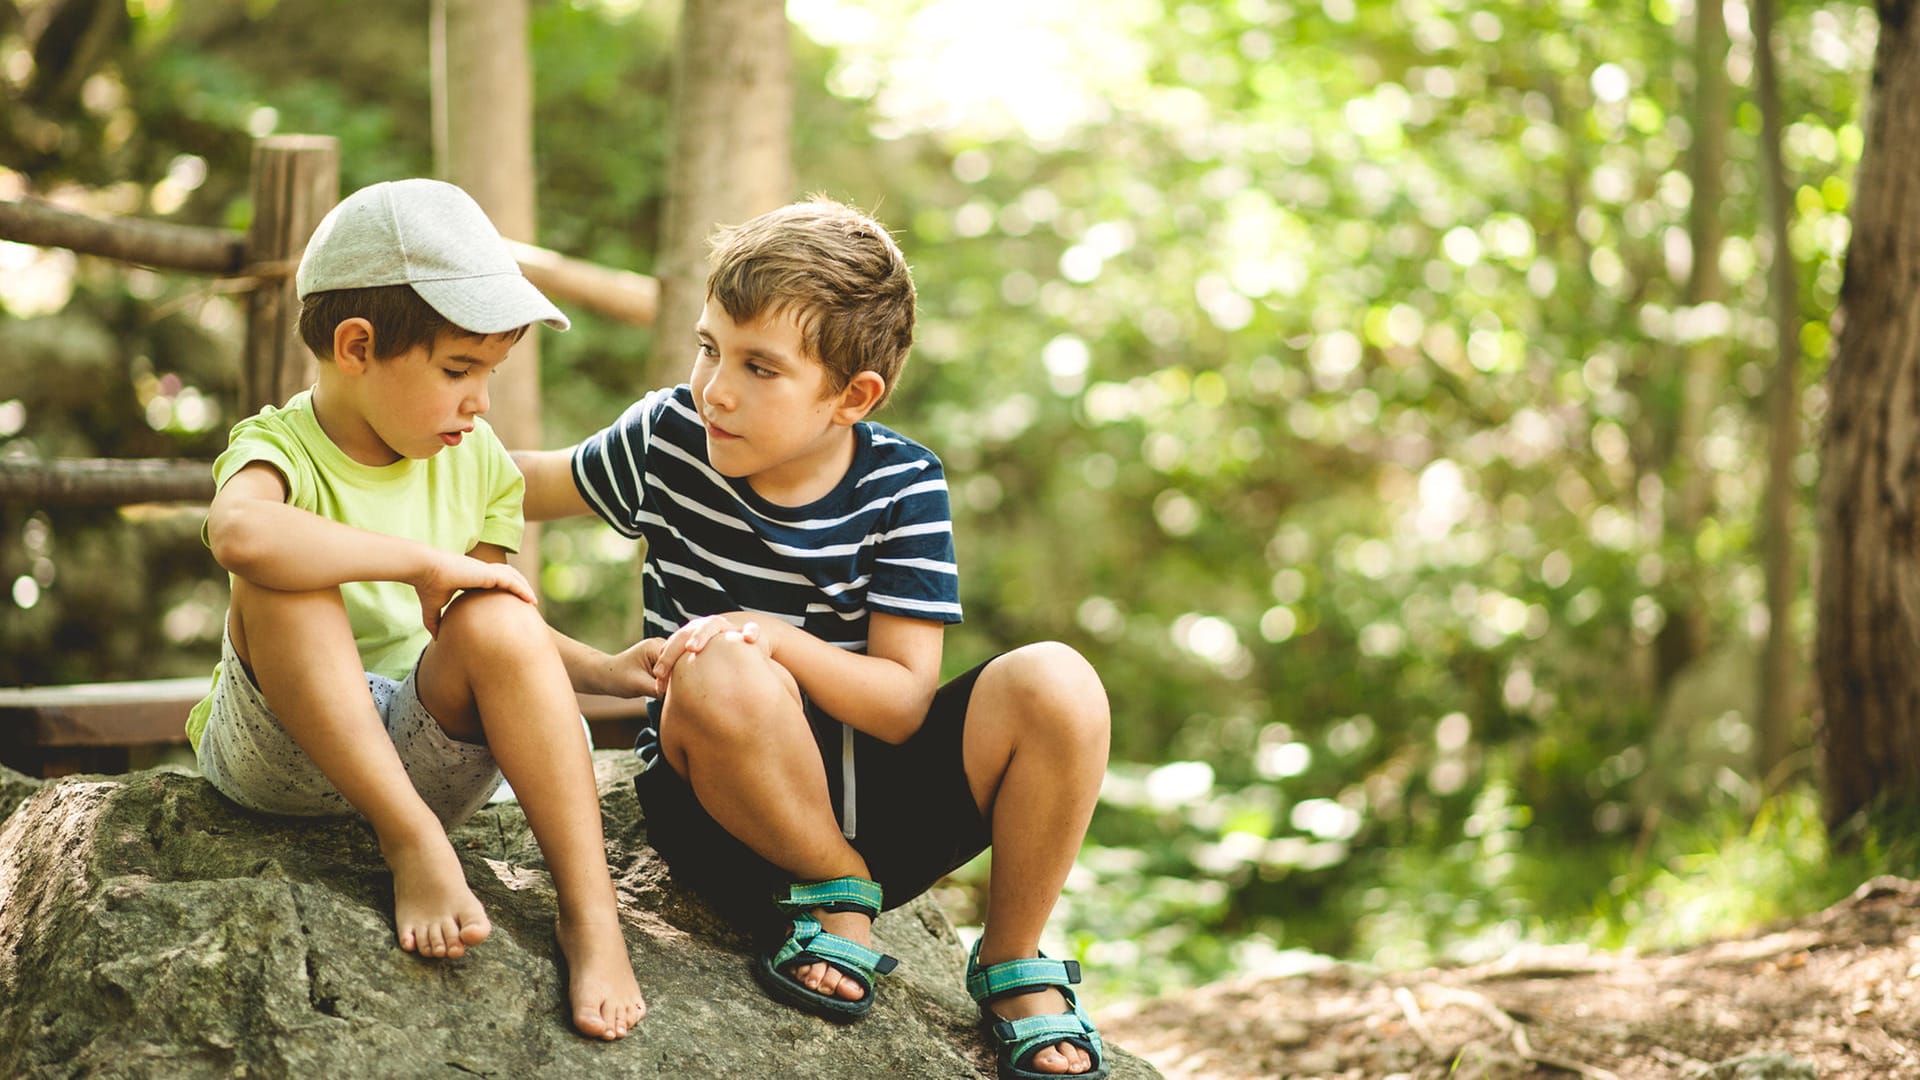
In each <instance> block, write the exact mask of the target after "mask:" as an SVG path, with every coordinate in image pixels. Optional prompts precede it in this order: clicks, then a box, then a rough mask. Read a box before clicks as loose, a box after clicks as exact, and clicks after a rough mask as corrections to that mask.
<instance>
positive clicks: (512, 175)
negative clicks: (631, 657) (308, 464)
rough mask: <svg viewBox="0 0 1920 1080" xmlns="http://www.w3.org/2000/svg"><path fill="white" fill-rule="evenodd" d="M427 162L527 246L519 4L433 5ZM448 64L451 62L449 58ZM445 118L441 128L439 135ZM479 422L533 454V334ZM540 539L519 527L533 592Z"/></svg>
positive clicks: (521, 558) (526, 74) (443, 1)
mask: <svg viewBox="0 0 1920 1080" xmlns="http://www.w3.org/2000/svg"><path fill="white" fill-rule="evenodd" d="M432 17H433V19H434V20H435V23H436V25H434V26H433V27H432V28H431V32H432V34H433V39H434V41H435V43H436V45H435V48H434V52H435V54H436V59H440V60H441V62H439V63H436V64H435V68H436V72H435V74H436V79H435V101H434V104H433V110H434V115H435V120H436V122H435V125H434V126H435V129H436V131H435V135H436V140H435V141H436V142H439V141H440V140H441V139H444V140H445V145H444V146H436V147H435V149H436V151H440V152H442V153H443V154H444V157H442V158H441V159H440V160H438V161H436V162H435V163H434V164H435V166H436V167H437V168H438V169H439V170H440V172H441V174H442V175H443V176H444V177H445V178H446V179H447V180H448V181H449V182H451V183H455V184H458V185H460V186H461V187H463V188H465V189H466V191H467V194H469V195H472V196H473V200H474V201H475V202H477V203H479V204H480V208H481V209H483V210H485V211H486V212H487V216H488V217H490V218H492V219H493V224H494V227H495V228H497V229H499V230H500V235H502V236H505V237H506V238H508V239H509V240H520V241H524V242H526V243H529V244H531V243H533V242H534V240H535V236H534V191H533V59H532V56H531V55H530V53H529V51H528V45H527V0H436V3H435V4H434V5H433V15H432ZM449 61H450V62H449ZM442 122H444V130H440V129H441V127H442ZM489 396H490V397H491V399H492V408H491V409H490V410H489V411H488V413H487V422H488V423H489V424H491V425H493V429H494V431H496V432H497V433H499V435H500V441H502V442H504V443H506V444H507V446H508V447H509V448H510V449H515V450H537V449H542V448H543V447H542V442H541V434H540V332H539V329H538V328H537V327H536V328H534V329H532V330H529V331H527V334H526V336H525V337H522V338H521V339H520V340H519V342H517V343H516V344H515V345H514V347H513V350H512V351H511V352H510V353H508V359H507V363H505V364H502V365H501V367H500V371H499V373H498V374H496V375H495V376H494V378H493V385H492V386H491V388H490V390H489ZM539 551H540V533H539V527H538V526H536V525H531V524H530V525H528V526H527V531H526V535H525V536H524V537H522V539H521V545H520V553H519V554H517V555H515V556H514V557H513V559H512V562H513V565H514V567H515V568H516V569H518V570H519V571H520V572H521V573H522V574H524V575H526V578H527V580H528V581H530V582H532V583H533V584H534V587H535V588H538V587H539V582H540V559H539Z"/></svg>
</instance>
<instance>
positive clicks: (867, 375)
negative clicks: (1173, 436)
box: [515, 200, 1108, 1077]
mask: <svg viewBox="0 0 1920 1080" xmlns="http://www.w3.org/2000/svg"><path fill="white" fill-rule="evenodd" d="M712 263H713V269H712V272H711V274H710V276H709V277H708V281H707V302H706V306H705V310H704V312H703V314H702V315H701V318H700V322H699V326H698V328H697V337H698V341H697V343H696V351H695V354H694V358H693V368H692V373H691V377H690V379H689V381H688V382H687V383H686V384H683V385H681V386H678V387H674V388H672V389H663V390H658V391H655V392H654V393H651V394H649V395H647V396H646V397H645V398H643V399H642V400H640V401H639V402H637V403H635V404H634V405H633V406H631V407H630V408H628V409H627V411H626V412H625V414H624V415H622V416H621V417H620V419H619V420H617V421H616V422H615V423H614V424H613V425H612V426H610V427H608V428H606V429H605V430H604V431H601V432H600V433H598V434H596V435H594V436H592V437H590V438H588V439H586V440H585V441H584V442H582V443H580V444H579V445H578V446H576V447H574V448H572V449H571V450H555V451H548V452H544V453H521V454H516V455H515V457H516V461H517V463H518V464H519V465H520V468H521V470H522V472H524V473H525V475H526V479H527V491H526V503H525V512H526V516H527V517H528V518H529V519H531V520H541V519H550V518H555V517H562V516H568V515H574V514H585V513H589V512H591V513H595V514H598V515H599V516H600V517H601V518H603V519H604V520H605V521H606V522H607V523H608V524H609V525H611V526H613V527H614V528H615V529H617V530H618V531H620V532H621V533H622V534H624V535H627V536H638V537H644V538H645V539H646V541H647V555H646V562H645V567H644V570H643V577H644V586H645V588H644V593H645V603H646V609H647V610H646V619H647V635H648V636H647V637H646V639H645V640H643V641H641V642H640V643H638V644H637V645H634V646H632V647H631V648H628V649H626V650H625V651H623V652H620V653H618V654H614V655H608V654H604V653H601V652H599V651H598V650H595V649H593V648H591V647H589V646H586V645H583V644H581V643H578V642H574V641H571V640H568V639H564V638H562V639H561V652H562V657H563V659H564V660H565V662H566V664H567V669H568V672H569V674H570V675H571V676H572V677H573V680H574V685H575V687H576V688H577V689H579V690H583V691H591V692H598V693H609V694H616V695H622V696H633V697H638V696H646V697H649V698H651V699H652V700H651V701H650V702H649V718H650V724H649V726H648V727H647V729H646V730H645V731H644V732H643V733H642V735H641V738H640V742H639V745H638V746H637V747H636V751H637V752H638V753H639V754H640V755H641V756H642V757H643V759H645V761H646V764H647V767H646V769H645V771H644V772H642V773H641V775H640V776H639V777H638V778H637V779H636V782H635V784H636V787H637V789H638V791H639V795H640V799H641V802H642V805H643V806H644V808H645V810H646V818H647V827H648V835H649V839H650V840H651V841H652V843H653V844H654V846H655V847H656V848H657V849H658V850H659V851H660V853H661V855H662V856H663V857H664V858H665V859H666V860H667V861H668V864H669V865H670V866H671V867H672V868H673V870H674V873H675V875H676V876H677V877H680V878H682V879H683V880H686V881H689V882H690V883H692V884H693V885H694V886H695V887H696V888H698V889H700V890H701V891H702V892H704V893H706V894H707V895H708V896H709V897H711V898H712V899H713V900H714V901H715V902H716V903H717V904H718V905H719V906H720V907H721V908H722V909H723V910H727V911H729V912H730V913H732V914H735V915H736V916H739V915H742V914H743V913H745V912H748V911H750V910H751V905H752V904H753V902H754V901H756V900H762V899H763V898H764V897H765V896H767V895H768V894H769V893H770V892H775V891H776V890H777V895H778V896H779V897H780V900H779V901H778V902H779V903H780V904H781V906H782V907H784V908H786V909H787V910H788V912H789V914H790V915H791V916H793V918H792V920H791V922H790V923H787V924H783V925H782V926H781V927H780V929H779V931H778V933H780V934H783V935H784V937H779V938H778V939H777V940H774V941H773V942H772V943H771V944H770V946H769V947H768V949H767V950H766V951H765V953H764V954H763V955H762V956H761V957H760V960H759V962H758V965H757V968H756V974H757V975H758V976H759V978H760V981H761V982H762V984H763V985H764V986H766V988H767V989H768V991H769V992H770V993H771V994H773V995H774V996H775V997H777V998H779V999H781V1000H782V1001H785V1002H787V1003H789V1004H792V1005H795V1006H797V1007H799V1008H803V1009H807V1010H809V1011H812V1012H815V1013H818V1014H821V1015H823V1016H826V1017H828V1018H830V1019H835V1020H852V1019H856V1018H858V1017H859V1016H861V1015H863V1014H864V1013H865V1012H866V1011H867V1010H868V1008H869V1007H870V1006H871V1004H872V1000H873V983H874V979H875V976H876V975H880V974H885V973H886V972H887V971H889V970H891V969H892V967H893V966H894V961H893V960H892V958H891V957H884V956H881V955H880V954H879V953H877V952H874V951H873V950H872V949H871V948H870V943H871V938H872V932H871V931H872V920H873V917H874V916H875V915H877V914H878V912H879V911H880V910H881V909H882V908H883V907H891V906H894V905H897V904H899V903H903V902H905V901H906V900H909V899H911V898H913V897H914V896H917V895H919V894H920V893H922V892H924V891H926V889H927V888H928V887H930V886H931V885H932V884H933V883H934V882H936V881H937V880H939V879H940V878H941V877H942V876H943V875H945V874H946V873H948V872H949V871H951V870H953V869H954V868H956V867H958V866H959V865H961V864H962V863H964V862H966V861H967V860H969V859H971V858H972V857H973V856H974V855H976V854H978V853H979V852H980V851H981V850H983V849H984V848H986V847H987V846H989V845H991V846H992V847H993V849H994V860H993V872H992V880H991V882H990V885H989V904H990V906H989V910H988V916H987V920H986V927H985V932H984V934H983V935H982V937H981V939H980V941H979V942H978V943H977V944H976V945H975V948H974V955H973V957H972V959H971V960H970V962H969V965H968V987H969V990H970V991H971V992H973V994H974V996H975V997H976V999H978V1000H980V1001H981V1004H982V1016H983V1020H984V1021H985V1022H986V1023H987V1025H988V1027H989V1029H990V1030H991V1031H992V1032H993V1034H994V1037H995V1038H996V1039H997V1040H998V1041H999V1043H1000V1057H1001V1071H1002V1073H1003V1075H1007V1076H1024V1075H1048V1076H1053V1075H1078V1076H1090V1077H1099V1076H1104V1075H1106V1073H1107V1070H1108V1067H1107V1063H1106V1061H1105V1054H1104V1051H1103V1048H1102V1046H1101V1043H1100V1038H1099V1035H1098V1034H1097V1033H1096V1032H1095V1031H1094V1030H1093V1026H1092V1024H1091V1023H1090V1022H1089V1021H1088V1020H1087V1019H1086V1015H1085V1013H1084V1011H1082V1010H1081V1009H1080V1007H1079V1005H1078V1004H1077V1002H1076V1001H1075V999H1074V996H1073V991H1072V990H1071V989H1070V985H1069V984H1070V983H1072V982H1076V981H1078V978H1079V969H1078V965H1077V964H1073V963H1071V962H1067V963H1061V962H1059V961H1053V960H1046V959H1044V958H1040V957H1039V956H1038V952H1039V948H1038V946H1039V940H1040V934H1041V930H1042V928H1043V927H1044V925H1045V923H1046V920H1047V917H1048V915H1049V913H1050V912H1051V911H1052V909H1053V905H1054V902H1055V900H1056V899H1057V898H1058V896H1059V893H1060V889H1061V886H1062V885H1063V884H1064V882H1065V880H1066V876H1067V872H1068V871H1069V869H1071V867H1072V865H1073V860H1074V857H1075V855H1076V854H1077V853H1078V851H1079V849H1080V844H1081V841H1082V839H1083V838H1084V836H1085V833H1086V827H1087V822H1088V819H1089V818H1090V817H1091V815H1092V812H1093V806H1094V802H1095V798H1096V796H1097V795H1098V792H1099V788H1100V781H1101V778H1102V776H1103V774H1104V772H1105V767H1106V758H1107V742H1108V710H1107V701H1106V694H1105V691H1104V690H1103V689H1102V687H1101V684H1100V680H1099V676H1098V675H1097V674H1096V673H1095V672H1094V670H1093V668H1092V667H1091V666H1090V665H1089V664H1088V663H1087V661H1086V660H1085V659H1084V658H1082V657H1081V656H1080V654H1079V653H1077V652H1075V651H1074V650H1073V649H1071V648H1070V647H1068V646H1066V645H1062V644H1059V643H1051V642H1050V643H1044V644H1038V645H1029V646H1025V647H1022V648H1019V649H1015V650H1013V651H1011V652H1008V653H1005V654H1002V655H1000V656H998V657H995V658H993V659H991V660H988V661H987V662H985V663H983V664H981V665H979V666H978V667H976V668H974V669H973V670H971V671H968V672H966V673H965V674H963V675H960V676H959V677H957V678H955V679H953V680H951V681H949V682H948V683H946V684H945V685H939V674H940V662H941V635H942V631H943V630H944V628H945V626H946V624H948V623H953V622H958V621H959V620H960V603H959V579H958V576H957V573H956V570H955V566H954V554H953V552H954V547H953V526H952V521H951V518H950V516H949V512H948V502H947V486H946V480H945V477H944V474H943V473H942V471H941V467H940V461H939V459H938V458H937V457H936V456H934V454H933V453H932V452H931V451H929V450H927V449H926V448H925V447H922V446H920V445H919V444H918V443H915V442H913V441H912V440H911V439H908V438H906V437H905V436H902V435H899V434H897V433H895V432H893V431H890V430H888V429H887V428H886V427H884V426H882V425H880V424H877V423H875V422H873V421H871V420H869V419H867V417H868V416H869V414H871V413H872V412H873V411H874V410H875V409H877V408H879V407H880V405H881V404H882V403H884V402H885V400H886V398H887V395H888V393H889V392H890V391H891V390H892V388H893V385H894V383H895V382H896V381H897V380H898V378H899V374H900V370H901V367H902V366H903V364H904V362H905V360H906V356H907V352H908V349H909V347H910V346H911V344H912V341H913V323H914V287H913V279H912V276H911V274H910V273H909V271H908V268H907V264H906V260H905V258H904V256H902V255H901V253H900V249H899V248H898V247H897V246H896V245H895V244H894V242H893V239H892V237H891V236H889V235H888V234H887V232H886V230H885V229H884V228H882V227H881V226H880V225H879V224H878V223H876V222H875V221H873V220H872V219H871V218H869V217H867V216H866V215H863V214H861V213H858V212H857V211H854V210H852V209H850V208H848V207H845V206H842V205H839V204H837V203H832V202H827V201H823V200H814V201H809V202H803V203H796V204H793V205H790V206H787V207H784V208H782V209H780V210H776V211H773V212H771V213H768V214H765V215H762V216H760V217H758V218H755V219H753V220H752V221H749V222H747V223H745V224H743V225H740V226H737V227H734V228H732V229H728V230H724V231H723V232H721V233H720V234H719V235H718V236H717V237H716V239H715V244H714V252H713V259H712Z"/></svg>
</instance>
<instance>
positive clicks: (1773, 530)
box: [1753, 0, 1800, 789]
mask: <svg viewBox="0 0 1920 1080" xmlns="http://www.w3.org/2000/svg"><path fill="white" fill-rule="evenodd" d="M1774 6H1775V0H1756V3H1755V4H1754V8H1753V36H1754V51H1755V58H1756V60H1757V61H1758V63H1757V65H1756V66H1757V67H1758V75H1759V96H1760V154H1761V160H1762V164H1763V166H1764V169H1763V171H1764V173H1765V175H1764V177H1763V181H1764V184H1765V191H1766V209H1767V231H1768V232H1769V233H1770V234H1772V236H1773V267H1772V270H1771V274H1770V277H1769V281H1768V291H1769V292H1771V293H1772V296H1773V325H1774V338H1775V342H1776V348H1777V349H1778V350H1779V355H1778V356H1777V357H1776V358H1775V360H1774V367H1773V384H1772V385H1771V386H1769V387H1768V388H1767V492H1766V500H1765V505H1764V508H1763V510H1762V515H1761V523H1760V543H1761V559H1762V562H1763V564H1764V566H1765V570H1766V580H1767V640H1766V646H1765V648H1764V650H1763V651H1762V653H1761V657H1760V688H1759V689H1760V694H1759V699H1760V716H1759V721H1758V724H1759V732H1758V734H1759V738H1758V739H1757V740H1756V743H1757V746H1758V756H1757V757H1756V759H1755V761H1754V765H1755V767H1756V768H1755V775H1756V776H1758V777H1760V779H1761V782H1762V783H1764V784H1766V785H1767V787H1768V788H1769V789H1771V788H1773V787H1776V786H1777V785H1779V784H1780V783H1781V782H1783V781H1784V780H1785V779H1786V772H1787V770H1786V768H1784V766H1786V765H1787V763H1788V761H1789V760H1790V759H1791V758H1792V756H1793V750H1794V742H1795V739H1794V730H1793V726H1794V718H1795V713H1796V711H1797V710H1796V709H1795V708H1794V697H1795V691H1794V688H1795V686H1796V685H1798V683H1799V670H1798V668H1799V650H1797V649H1795V648H1794V640H1793V639H1794V634H1793V598H1794V595H1795V593H1796V592H1797V591H1798V586H1799V579H1798V574H1797V572H1796V570H1795V564H1796V561H1797V560H1796V559H1795V558H1794V550H1793V519H1794V504H1795V503H1796V502H1797V501H1798V492H1799V489H1800V486H1799V484H1797V483H1796V482H1795V481H1794V478H1793V459H1794V455H1795V454H1797V453H1798V452H1799V450H1800V382H1799V379H1800V275H1799V273H1798V272H1797V268H1796V267H1795V265H1794V258H1793V247H1792V245H1791V244H1790V243H1789V242H1788V237H1787V232H1788V223H1789V213H1790V204H1789V202H1788V199H1789V197H1790V196H1789V190H1790V188H1789V185H1788V183H1787V164H1786V161H1785V159H1784V156H1783V155H1782V153H1781V149H1780V133H1781V128H1782V124H1781V116H1780V112H1781V106H1780V80H1779V72H1778V69H1777V67H1776V65H1775V62H1774V51H1773V19H1774Z"/></svg>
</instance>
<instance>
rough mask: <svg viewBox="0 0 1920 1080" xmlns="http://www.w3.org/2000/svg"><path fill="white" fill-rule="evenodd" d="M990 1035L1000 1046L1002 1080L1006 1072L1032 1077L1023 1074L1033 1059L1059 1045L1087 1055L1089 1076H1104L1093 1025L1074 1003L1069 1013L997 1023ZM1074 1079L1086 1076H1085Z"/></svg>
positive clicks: (1102, 1055) (1103, 1051)
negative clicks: (1090, 1063)
mask: <svg viewBox="0 0 1920 1080" xmlns="http://www.w3.org/2000/svg"><path fill="white" fill-rule="evenodd" d="M991 1033H992V1035H993V1038H994V1041H995V1042H998V1043H999V1044H1000V1061H1001V1063H1002V1065H1003V1066H1004V1067H1003V1069H1002V1071H1001V1075H1003V1076H1005V1075H1008V1074H1009V1071H1011V1074H1012V1075H1014V1076H1028V1075H1033V1074H1031V1073H1029V1072H1028V1071H1027V1066H1028V1065H1029V1064H1031V1061H1032V1058H1033V1055H1034V1054H1036V1053H1039V1052H1040V1051H1041V1050H1044V1049H1046V1048H1047V1047H1049V1046H1055V1045H1058V1044H1060V1043H1063V1042H1067V1043H1073V1044H1074V1045H1076V1046H1078V1047H1080V1048H1081V1049H1082V1050H1085V1051H1086V1052H1087V1054H1088V1056H1089V1057H1091V1058H1092V1059H1093V1068H1092V1069H1091V1070H1089V1071H1090V1072H1091V1074H1092V1075H1095V1076H1101V1077H1104V1076H1105V1075H1106V1074H1107V1063H1106V1045H1105V1044H1104V1043H1103V1042H1101V1040H1100V1033H1099V1032H1098V1031H1097V1030H1095V1029H1094V1026H1093V1021H1092V1020H1091V1019H1089V1018H1088V1017H1087V1014H1086V1013H1085V1012H1084V1011H1083V1010H1082V1009H1081V1008H1080V1006H1079V1004H1078V1003H1076V1004H1075V1005H1074V1007H1073V1011H1072V1012H1064V1013H1051V1014H1048V1015H1044V1016H1025V1017H1021V1018H1020V1019H1018V1020H1000V1021H997V1022H995V1023H994V1024H993V1026H992V1028H991ZM1074 1075H1078V1076H1086V1075H1088V1073H1077V1074H1074Z"/></svg>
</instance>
